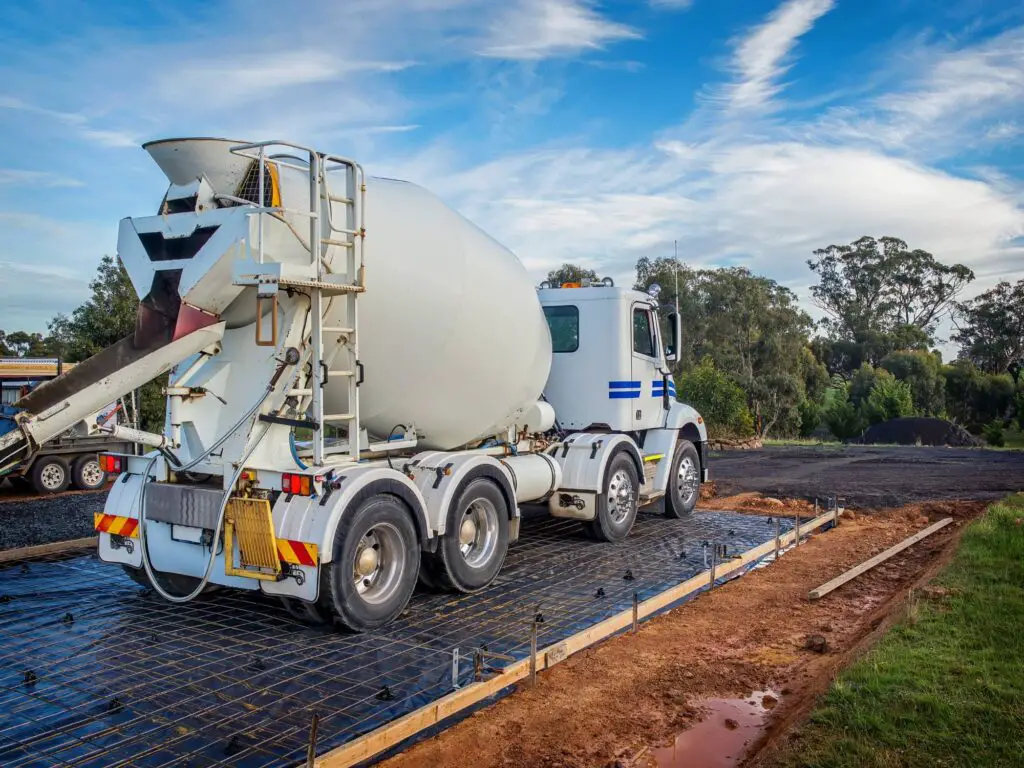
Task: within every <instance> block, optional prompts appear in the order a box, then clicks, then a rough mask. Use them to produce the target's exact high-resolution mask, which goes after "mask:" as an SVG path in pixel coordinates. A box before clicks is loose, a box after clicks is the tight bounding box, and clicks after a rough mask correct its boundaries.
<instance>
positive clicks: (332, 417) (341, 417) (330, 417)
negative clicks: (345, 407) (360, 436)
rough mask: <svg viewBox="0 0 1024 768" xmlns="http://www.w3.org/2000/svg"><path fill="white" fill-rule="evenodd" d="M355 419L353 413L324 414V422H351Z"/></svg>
mask: <svg viewBox="0 0 1024 768" xmlns="http://www.w3.org/2000/svg"><path fill="white" fill-rule="evenodd" d="M355 417H356V415H355V414H354V413H325V414H324V421H352V419H354V418H355Z"/></svg>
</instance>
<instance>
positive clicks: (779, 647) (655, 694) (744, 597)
mask: <svg viewBox="0 0 1024 768" xmlns="http://www.w3.org/2000/svg"><path fill="white" fill-rule="evenodd" d="M702 506H703V507H704V508H719V509H733V510H736V509H739V510H749V511H751V512H754V511H757V512H759V513H761V514H763V513H764V512H765V511H769V510H770V511H773V512H775V513H776V514H787V513H789V514H795V513H797V512H799V513H800V516H801V517H807V518H810V517H811V515H812V514H813V511H814V507H813V504H808V503H807V502H802V501H800V502H790V501H786V502H782V501H779V500H775V499H765V498H761V497H759V496H758V495H757V494H741V495H740V496H738V497H730V498H725V499H710V500H705V501H704V502H703V504H702ZM984 506H985V505H984V503H983V502H967V501H964V502H933V503H921V504H914V505H912V506H908V507H903V508H900V509H894V510H884V511H881V510H880V511H860V512H856V513H849V514H848V516H844V518H843V520H842V524H841V525H840V526H839V528H838V529H835V530H830V531H828V532H826V533H823V534H820V535H817V536H814V537H812V538H811V539H810V540H809V541H806V542H805V543H804V544H802V545H800V546H799V547H797V548H796V549H794V550H791V551H790V552H788V553H786V554H785V555H784V556H783V557H782V558H781V560H780V561H779V562H777V563H775V564H772V565H771V566H769V567H767V568H761V569H758V570H755V571H753V572H751V573H749V574H748V575H746V576H744V577H743V578H742V579H739V580H737V581H734V582H730V583H729V584H726V585H725V586H723V587H721V588H719V589H716V590H715V591H714V592H712V593H706V594H703V595H701V596H700V597H698V598H697V599H695V600H693V601H692V602H690V603H688V604H686V605H683V606H681V607H680V608H677V609H675V610H673V611H671V612H669V613H667V614H665V615H663V616H661V617H658V618H656V619H654V620H652V621H650V622H648V623H646V624H644V625H642V627H641V629H640V631H639V633H638V634H636V635H624V636H620V637H618V638H615V639H612V640H609V641H607V642H605V643H603V644H601V645H600V646H598V647H596V648H592V649H589V650H587V651H583V652H581V653H579V654H577V655H575V656H573V657H571V658H570V659H568V660H567V661H565V662H563V663H562V664H559V665H557V666H556V667H554V668H553V669H551V670H548V671H546V672H544V673H542V674H541V675H540V677H539V682H538V684H537V686H536V687H535V688H530V687H527V686H522V687H521V689H520V690H518V691H517V692H516V693H515V694H514V695H512V696H509V697H507V698H505V699H503V700H501V701H499V702H498V703H496V704H494V705H493V706H491V707H488V708H487V709H484V710H481V711H479V712H477V713H475V714H474V715H472V716H471V717H469V718H467V719H466V720H464V721H463V722H461V723H459V724H457V725H455V726H453V727H452V728H450V729H448V730H446V731H445V732H444V733H442V734H440V735H439V736H437V737H435V738H432V739H430V740H427V741H424V742H422V743H420V744H417V745H415V746H413V747H412V748H410V749H409V750H407V751H406V752H404V753H402V754H400V755H398V756H396V757H393V758H391V759H389V760H388V761H386V762H385V763H383V764H384V765H386V766H390V768H409V767H411V766H427V765H429V766H451V767H453V768H454V767H456V766H458V767H460V768H461V767H467V768H468V767H469V766H472V768H487V767H488V766H505V767H508V768H519V767H522V768H535V767H541V766H552V767H554V766H564V767H565V768H577V767H578V768H584V767H586V768H591V767H592V766H620V767H627V766H637V767H639V766H646V765H650V764H651V762H652V761H651V752H650V750H651V749H652V748H656V747H659V746H664V745H666V744H671V743H672V741H673V739H674V737H675V736H676V735H678V734H679V733H680V732H681V731H683V730H684V729H686V728H687V727H688V726H689V725H691V724H692V723H693V722H695V721H696V720H699V719H700V718H701V715H702V712H701V710H700V708H699V706H698V702H699V701H701V700H705V699H708V698H716V697H717V698H723V697H730V698H733V697H736V698H739V697H745V698H750V695H751V693H752V692H754V691H758V690H766V689H772V690H774V691H779V692H781V701H779V703H778V704H777V705H776V706H775V707H774V708H773V709H772V711H771V713H770V715H769V717H768V721H767V726H766V728H765V730H764V731H763V732H762V733H761V734H760V736H759V737H758V738H757V740H756V741H755V743H754V744H752V745H750V748H749V750H748V752H747V756H746V759H745V761H744V762H745V763H750V764H756V763H757V762H758V761H759V760H760V759H761V757H760V756H761V755H763V754H764V753H765V752H766V750H770V749H771V747H772V745H773V744H774V743H775V742H776V741H778V740H779V738H780V737H781V736H783V735H784V734H785V733H786V731H787V730H788V729H789V727H790V726H791V725H792V724H794V723H796V722H799V720H800V719H801V718H803V717H805V716H806V713H807V712H808V711H809V710H810V708H811V706H812V704H813V702H814V700H815V698H816V697H817V696H818V695H819V694H820V693H821V692H823V691H824V690H825V689H826V688H827V686H828V684H829V682H830V681H831V679H832V677H833V676H834V674H835V673H836V672H837V671H838V670H839V669H841V668H842V667H844V666H845V665H847V664H848V663H849V662H850V660H851V659H852V658H853V656H855V655H856V654H858V653H860V652H861V651H862V650H863V649H864V648H866V647H867V645H869V644H870V643H871V642H873V640H874V639H875V638H877V637H878V636H879V635H880V634H881V633H882V632H883V631H884V630H885V629H886V628H887V627H888V625H889V624H890V623H891V622H892V621H893V620H895V619H896V618H897V617H898V616H899V615H901V611H902V608H903V606H904V605H905V603H906V599H907V596H908V594H909V593H910V591H911V590H912V589H914V588H915V587H917V586H920V585H921V584H923V583H924V582H926V581H927V580H928V579H930V578H931V577H932V576H934V574H935V573H936V572H937V570H938V569H939V567H941V565H942V564H943V563H944V562H946V561H948V558H949V557H951V556H952V552H953V550H954V549H955V545H956V542H957V541H958V540H959V536H960V533H961V531H962V529H963V523H964V522H965V521H966V520H968V519H970V518H972V517H974V516H976V515H978V514H980V513H981V512H982V510H983V509H984ZM946 516H953V517H954V518H956V523H955V524H954V525H951V526H948V527H946V528H944V529H942V530H940V531H939V532H937V533H936V534H934V535H932V536H931V537H929V538H928V539H925V540H924V541H922V542H921V543H919V544H917V545H915V546H913V547H911V548H910V549H909V550H907V551H905V552H903V553H900V554H899V555H897V556H895V557H893V558H892V559H890V560H888V561H886V562H885V563H883V564H882V565H880V566H878V567H877V568H875V569H873V570H871V571H869V572H868V573H866V574H864V575H862V576H860V577H858V578H857V579H856V580H854V581H853V582H851V583H849V584H847V585H844V586H843V587H841V588H839V589H838V590H837V591H835V592H833V593H831V594H830V595H828V596H826V597H825V598H823V599H821V600H819V601H816V602H813V603H812V602H810V601H808V599H807V593H808V591H809V590H811V589H813V588H814V587H816V586H818V585H820V584H822V583H823V582H825V581H827V580H829V579H831V578H833V577H834V576H837V575H838V574H840V573H842V572H843V571H845V570H847V569H848V568H851V567H853V566H855V565H857V564H858V563H861V562H863V561H864V560H866V559H868V558H869V557H871V556H872V555H874V554H877V553H878V552H880V551H882V550H884V549H886V548H888V547H890V546H892V545H893V544H895V543H897V542H898V541H901V540H902V539H904V538H906V537H907V536H909V535H911V534H913V533H914V532H916V531H918V530H920V529H922V528H924V527H926V526H927V525H928V524H929V522H930V521H934V520H937V519H939V518H942V517H946ZM808 635H821V636H823V637H824V638H825V639H826V641H827V650H826V652H825V653H816V652H814V651H811V650H807V649H806V648H805V644H806V640H807V637H808ZM687 765H689V763H688V764H687Z"/></svg>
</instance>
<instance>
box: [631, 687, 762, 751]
mask: <svg viewBox="0 0 1024 768" xmlns="http://www.w3.org/2000/svg"><path fill="white" fill-rule="evenodd" d="M778 699H779V695H778V693H776V692H775V691H755V692H754V693H752V694H751V695H750V696H747V697H745V698H742V699H701V700H699V701H696V702H694V705H695V706H696V707H698V708H699V709H700V710H702V711H703V712H704V715H703V716H702V717H701V719H700V721H699V722H696V723H694V724H693V725H692V726H690V727H689V728H687V729H686V730H685V731H683V732H682V733H680V734H679V735H678V736H676V738H675V741H674V742H673V743H672V745H671V746H667V747H659V748H656V749H652V750H651V752H650V760H649V762H648V764H649V765H650V766H652V767H656V768H733V767H734V766H736V765H739V763H740V760H741V759H742V758H743V756H744V753H745V752H746V750H747V747H748V746H749V745H750V744H751V743H752V742H753V741H754V740H755V739H756V738H757V737H758V736H759V735H760V733H761V731H762V730H763V729H764V727H765V724H766V721H767V717H768V712H769V711H770V710H771V709H772V708H774V707H775V705H776V703H777V702H778Z"/></svg>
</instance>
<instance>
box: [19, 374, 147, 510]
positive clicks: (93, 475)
mask: <svg viewBox="0 0 1024 768" xmlns="http://www.w3.org/2000/svg"><path fill="white" fill-rule="evenodd" d="M74 367H75V364H74V363H65V362H63V361H62V360H61V359H60V358H56V357H53V358H23V357H0V396H2V397H0V400H2V402H0V409H3V408H5V407H10V410H11V411H14V410H15V409H14V408H13V406H14V405H15V404H16V403H17V402H18V400H20V399H21V398H22V397H24V396H25V395H27V394H28V393H29V392H30V391H32V389H34V388H35V387H36V386H38V385H39V384H40V383H42V382H44V381H50V380H52V379H55V378H57V377H58V376H60V375H61V374H62V373H64V372H65V371H70V370H71V369H73V368H74ZM110 407H111V408H113V407H114V406H110ZM0 412H2V411H0ZM103 415H105V414H103V413H100V414H91V417H92V418H91V421H90V419H83V420H82V421H80V422H79V423H77V424H75V425H73V426H72V427H71V428H70V429H68V430H66V431H64V432H62V433H61V434H59V435H57V436H56V437H55V438H53V439H51V440H48V441H47V442H45V443H43V444H42V445H41V446H40V447H39V448H38V449H37V450H35V451H34V452H32V453H31V454H30V455H28V456H27V457H26V458H24V459H23V460H22V461H21V463H20V464H18V465H16V466H14V467H13V468H11V469H10V470H9V471H8V472H6V474H2V473H0V479H3V478H6V479H8V480H10V482H11V484H12V485H13V486H15V487H16V488H19V489H21V490H25V491H28V490H34V491H35V492H36V493H43V494H47V493H60V492H61V491H64V490H67V489H68V488H69V487H71V488H75V489H77V490H81V491H93V490H98V489H100V488H102V487H103V486H104V485H106V483H107V473H106V472H104V471H103V470H102V469H101V468H100V464H99V458H98V457H99V454H100V453H103V452H122V453H131V452H133V451H134V444H133V443H130V442H126V441H123V440H112V439H111V438H110V436H109V435H107V434H104V433H101V432H100V431H99V430H98V429H97V428H96V426H95V418H96V417H97V416H101V417H102V416H103Z"/></svg>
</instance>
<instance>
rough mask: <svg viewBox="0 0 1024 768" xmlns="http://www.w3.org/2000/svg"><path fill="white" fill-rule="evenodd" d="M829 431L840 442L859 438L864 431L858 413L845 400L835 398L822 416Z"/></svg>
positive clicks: (861, 419)
mask: <svg viewBox="0 0 1024 768" xmlns="http://www.w3.org/2000/svg"><path fill="white" fill-rule="evenodd" d="M822 417H823V419H824V421H825V424H826V425H828V428H829V431H830V432H831V433H832V434H833V435H835V436H836V437H837V438H839V439H840V440H849V439H850V438H853V437H859V436H860V434H861V432H863V431H864V420H863V418H862V416H861V414H860V411H858V410H857V408H856V407H855V406H854V404H853V403H852V402H850V401H849V400H847V399H846V398H842V397H836V398H835V399H834V400H833V401H832V403H831V404H830V405H828V406H827V407H826V408H825V412H824V413H823V414H822Z"/></svg>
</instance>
